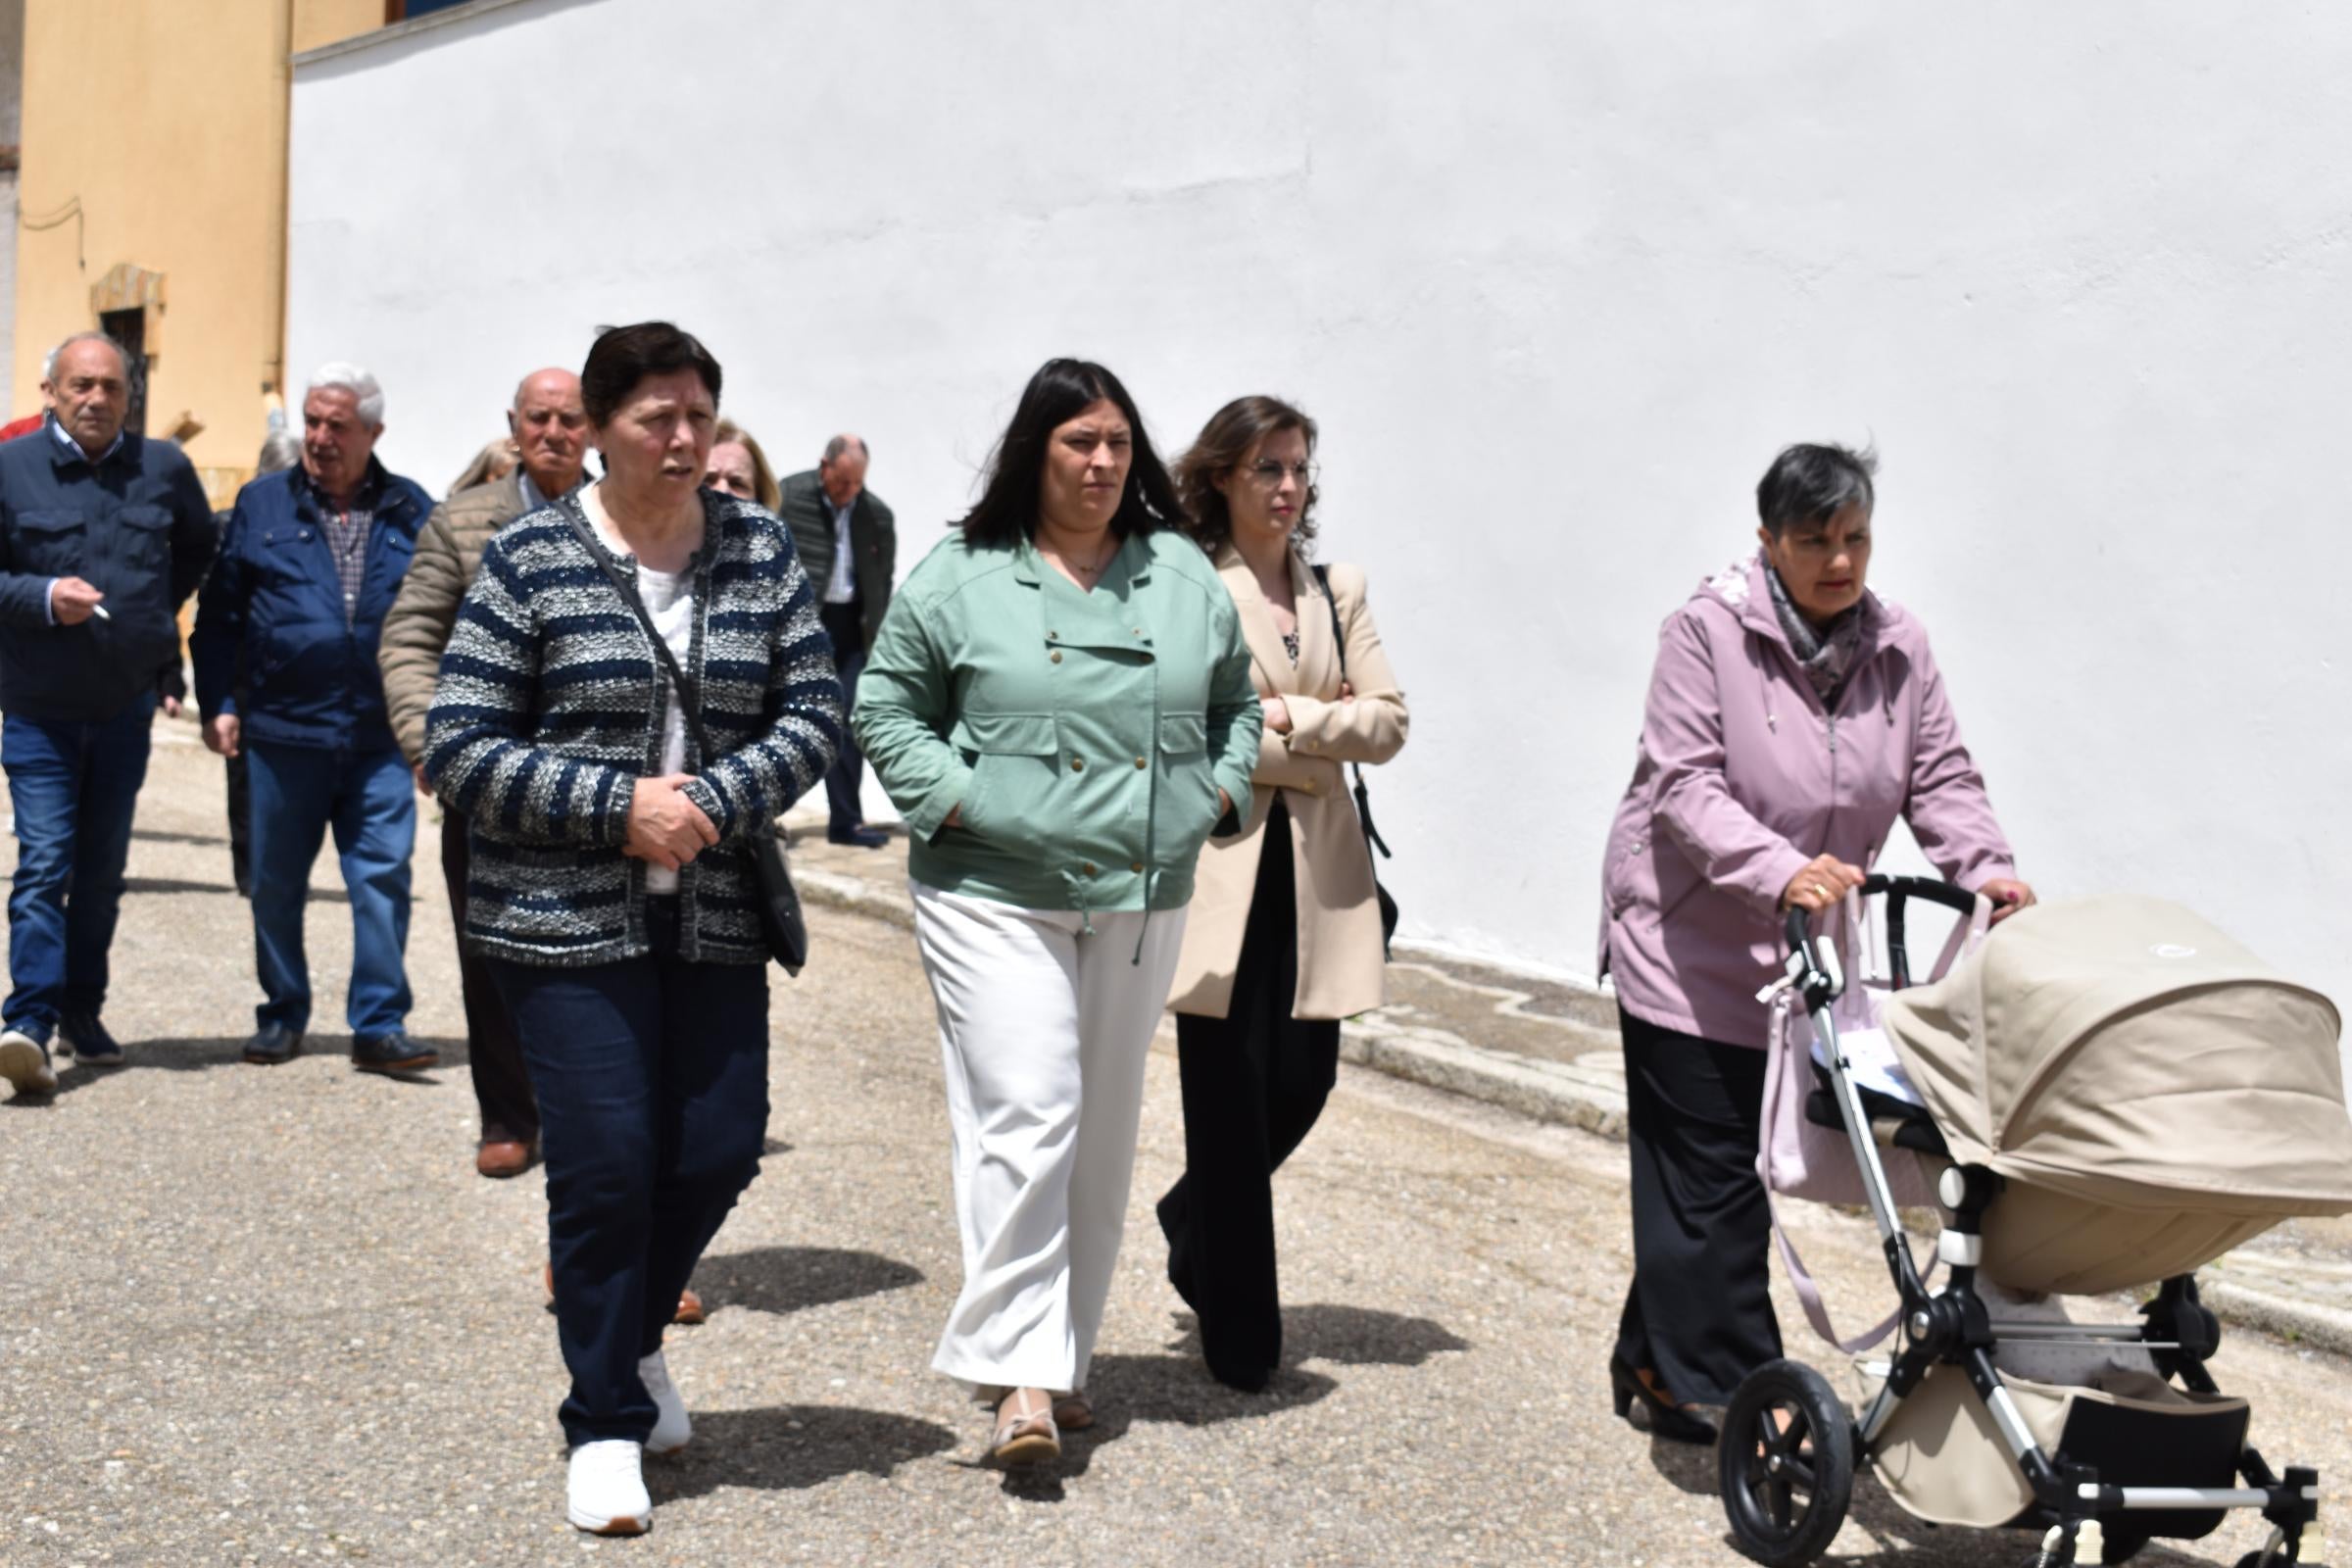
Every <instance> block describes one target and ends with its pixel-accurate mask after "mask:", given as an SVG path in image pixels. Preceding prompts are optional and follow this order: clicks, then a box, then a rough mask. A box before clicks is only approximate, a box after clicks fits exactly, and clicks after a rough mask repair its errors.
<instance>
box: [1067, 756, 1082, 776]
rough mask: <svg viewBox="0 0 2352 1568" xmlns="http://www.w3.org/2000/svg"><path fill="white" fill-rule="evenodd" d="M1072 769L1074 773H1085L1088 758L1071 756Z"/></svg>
mask: <svg viewBox="0 0 2352 1568" xmlns="http://www.w3.org/2000/svg"><path fill="white" fill-rule="evenodd" d="M1070 771H1071V772H1073V773H1083V772H1085V771H1086V759H1085V758H1083V757H1073V758H1071V759H1070Z"/></svg>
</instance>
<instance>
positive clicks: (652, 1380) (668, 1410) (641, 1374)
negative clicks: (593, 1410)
mask: <svg viewBox="0 0 2352 1568" xmlns="http://www.w3.org/2000/svg"><path fill="white" fill-rule="evenodd" d="M637 1376H638V1378H639V1379H640V1380H641V1381H642V1382H643V1383H644V1384H645V1392H646V1393H648V1394H650V1395H652V1396H653V1397H654V1408H655V1409H656V1410H657V1411H659V1412H660V1413H659V1414H657V1415H656V1416H655V1417H654V1430H653V1432H652V1434H651V1435H650V1436H648V1437H647V1438H646V1440H645V1451H646V1452H648V1453H675V1452H677V1451H678V1450H679V1449H680V1448H683V1447H684V1446H686V1443H687V1440H688V1439H690V1438H692V1437H693V1436H694V1422H693V1421H692V1420H691V1419H690V1418H689V1417H688V1416H687V1414H686V1401H685V1399H683V1398H682V1397H679V1394H678V1386H677V1385H676V1384H675V1383H672V1382H670V1381H669V1363H668V1362H666V1361H664V1360H662V1352H661V1351H660V1350H656V1351H655V1352H654V1353H653V1354H651V1355H649V1356H647V1357H646V1358H645V1359H644V1360H642V1361H640V1362H638V1363H637Z"/></svg>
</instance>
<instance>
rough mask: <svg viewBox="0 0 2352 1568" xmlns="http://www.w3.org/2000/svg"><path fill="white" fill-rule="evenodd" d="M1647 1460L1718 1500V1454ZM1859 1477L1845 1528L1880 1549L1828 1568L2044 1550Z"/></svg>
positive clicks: (1960, 1566)
mask: <svg viewBox="0 0 2352 1568" xmlns="http://www.w3.org/2000/svg"><path fill="white" fill-rule="evenodd" d="M1649 1457H1650V1463H1651V1464H1652V1465H1654V1466H1655V1467H1656V1468H1657V1471H1658V1474H1659V1475H1661V1476H1663V1477H1664V1478H1665V1479H1666V1480H1667V1481H1668V1482H1670V1483H1671V1484H1672V1485H1673V1486H1674V1487H1676V1488H1677V1489H1678V1490H1680V1491H1682V1492H1686V1493H1689V1494H1691V1495H1694V1496H1713V1495H1715V1494H1716V1490H1717V1489H1716V1485H1715V1482H1716V1462H1715V1449H1714V1448H1713V1447H1702V1446H1697V1445H1695V1444H1689V1443H1668V1442H1666V1441H1664V1440H1663V1439H1658V1438H1653V1439H1651V1440H1650V1449H1649ZM1858 1469H1859V1470H1860V1474H1858V1475H1857V1476H1856V1477H1855V1478H1854V1494H1853V1500H1852V1502H1851V1503H1850V1504H1849V1505H1848V1506H1847V1511H1846V1521H1847V1525H1848V1527H1849V1528H1858V1529H1860V1530H1861V1531H1862V1533H1863V1534H1864V1535H1866V1536H1867V1537H1869V1538H1870V1541H1871V1544H1872V1546H1873V1547H1874V1548H1875V1549H1873V1550H1869V1551H1862V1552H1854V1553H1852V1554H1850V1555H1849V1554H1843V1553H1836V1552H1833V1553H1831V1554H1829V1555H1826V1556H1824V1557H1823V1558H1822V1559H1821V1561H1822V1562H1823V1563H1824V1564H1829V1565H1835V1568H1944V1565H1948V1568H1979V1565H1983V1568H1995V1565H1997V1568H2016V1565H2017V1564H2018V1563H2020V1562H2024V1561H2027V1560H2028V1559H2030V1558H2031V1557H2032V1556H2033V1555H2034V1551H2035V1548H2036V1547H2037V1546H2038V1545H2039V1544H2040V1539H2041V1533H2040V1532H2039V1531H2038V1530H1972V1529H1968V1528H1966V1527H1964V1526H1958V1525H1952V1526H1939V1525H1932V1524H1930V1523H1928V1522H1927V1521H1926V1520H1924V1519H1918V1518H1914V1517H1913V1516H1911V1515H1910V1514H1908V1513H1905V1512H1904V1511H1903V1510H1902V1508H1901V1507H1900V1506H1898V1505H1897V1504H1896V1503H1895V1501H1894V1499H1893V1498H1891V1497H1889V1496H1887V1493H1886V1490H1885V1489H1884V1488H1882V1487H1881V1486H1880V1485H1879V1483H1878V1481H1877V1479H1876V1478H1875V1477H1874V1476H1872V1475H1871V1473H1870V1469H1869V1466H1868V1465H1860V1466H1858ZM2225 1528H2226V1527H2225ZM1721 1539H1722V1541H1723V1544H1725V1546H1726V1547H1727V1548H1730V1549H1732V1550H1733V1551H1735V1552H1736V1551H1737V1550H1738V1547H1737V1545H1736V1544H1735V1543H1734V1540H1733V1537H1732V1533H1731V1532H1730V1531H1729V1530H1728V1529H1727V1530H1726V1531H1725V1532H1724V1533H1723V1536H1722V1538H1721ZM2201 1560H2202V1559H2199V1558H2195V1557H2191V1556H2189V1555H2187V1554H2186V1553H2184V1552H2181V1551H2179V1550H2177V1549H2174V1546H2173V1544H2170V1543H2167V1542H2155V1543H2152V1544H2149V1545H2148V1546H2146V1547H2144V1548H2143V1549H2141V1550H2140V1551H2139V1552H2138V1553H2137V1554H2135V1555H2134V1556H2133V1557H2132V1558H2131V1561H2132V1562H2133V1563H2134V1564H2143V1565H2145V1568H2189V1565H2191V1564H2194V1563H2197V1562H2199V1561H2201Z"/></svg>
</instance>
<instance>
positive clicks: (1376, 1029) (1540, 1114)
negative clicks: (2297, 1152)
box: [793, 866, 2352, 1356]
mask: <svg viewBox="0 0 2352 1568" xmlns="http://www.w3.org/2000/svg"><path fill="white" fill-rule="evenodd" d="M793 879H794V881H795V883H796V884H797V885H798V886H799V888H800V890H801V896H802V897H803V898H804V899H807V900H808V901H809V903H811V904H820V905H824V906H826V907H830V908H836V909H841V910H843V911H845V912H848V913H851V914H861V915H865V916H867V917H869V918H872V919H876V920H883V921H887V922H889V923H890V924H892V925H896V926H899V927H902V928H904V929H907V930H912V929H913V927H914V907H913V905H912V904H911V903H910V902H909V901H908V900H907V897H906V895H905V894H903V893H899V892H898V891H897V890H896V889H895V888H894V889H891V890H887V891H886V890H885V889H883V888H881V887H877V886H876V885H874V884H873V883H871V882H868V881H866V880H864V879H863V878H860V877H853V876H844V875H842V874H840V873H839V872H834V871H826V870H821V869H819V868H816V867H813V866H795V867H794V868H793ZM1340 1054H1341V1056H1342V1058H1343V1059H1345V1060H1348V1061H1350V1062H1353V1063H1354V1064H1356V1065H1357V1066H1360V1067H1369V1068H1372V1069H1373V1070H1374V1071H1377V1072H1383V1073H1387V1074H1388V1075H1390V1076H1391V1077H1394V1078H1401V1079H1404V1080H1405V1081H1407V1082H1409V1083H1416V1084H1421V1085H1423V1086H1425V1087H1427V1088H1431V1089H1439V1090H1443V1091H1445V1092H1446V1093H1447V1094H1451V1095H1460V1096H1462V1097H1463V1098H1464V1099H1467V1100H1474V1101H1477V1102H1479V1103H1482V1104H1487V1105H1493V1106H1495V1107H1497V1108H1500V1109H1503V1110H1508V1111H1513V1112H1515V1113H1517V1114H1519V1115H1522V1116H1526V1117H1528V1118H1530V1119H1532V1120H1535V1121H1543V1122H1551V1123H1554V1124H1556V1125H1559V1126H1563V1127H1576V1128H1580V1129H1582V1130H1583V1131H1585V1132H1589V1133H1595V1134H1598V1135H1599V1136H1600V1137H1603V1138H1611V1139H1618V1140H1622V1139H1623V1138H1624V1137H1625V1090H1624V1087H1623V1084H1622V1083H1621V1082H1620V1081H1618V1080H1617V1079H1616V1078H1615V1077H1614V1076H1613V1075H1612V1074H1609V1073H1604V1072H1598V1071H1595V1070H1593V1069H1592V1068H1589V1067H1585V1066H1581V1065H1579V1064H1578V1063H1577V1062H1575V1061H1551V1060H1544V1059H1540V1058H1537V1057H1533V1056H1523V1055H1519V1054H1514V1053H1511V1052H1502V1051H1494V1050H1491V1049H1488V1048H1486V1047H1483V1046H1479V1045H1476V1044H1474V1043H1473V1042H1471V1041H1469V1040H1467V1039H1464V1038H1463V1037H1462V1036H1460V1035H1458V1034H1455V1033H1452V1032H1450V1031H1447V1030H1444V1029H1437V1028H1430V1027H1426V1026H1424V1025H1422V1024H1420V1023H1419V1022H1417V1021H1416V1022H1412V1023H1406V1022H1402V1021H1400V1020H1397V1019H1393V1018H1388V1017H1384V1016H1382V1015H1381V1014H1379V1013H1366V1014H1364V1015H1362V1016H1360V1017H1356V1018H1350V1019H1349V1020H1348V1022H1347V1023H1346V1024H1345V1025H1344V1026H1342V1028H1341V1031H1340ZM2244 1257H2245V1254H2233V1255H2232V1256H2231V1257H2229V1258H2225V1259H2222V1260H2220V1261H2218V1262H2216V1263H2214V1264H2212V1265H2210V1266H2209V1267H2208V1269H2207V1270H2206V1271H2205V1272H2203V1273H2201V1274H2199V1275H2198V1277H2197V1284H2198V1289H2199V1293H2200V1295H2201V1296H2202V1298H2203V1299H2204V1302H2205V1304H2206V1305H2207V1306H2208V1307H2209V1308H2211V1309H2212V1311H2213V1312H2214V1313H2215V1315H2216V1316H2218V1317H2220V1318H2221V1319H2222V1320H2223V1321H2224V1322H2226V1323H2229V1324H2232V1325H2234V1326H2236V1327H2238V1328H2243V1329H2252V1330H2255V1331H2258V1332H2260V1333H2264V1334H2268V1335H2271V1336H2272V1337H2274V1338H2276V1339H2279V1340H2284V1341H2286V1342H2287V1343H2289V1344H2292V1345H2297V1346H2308V1347H2310V1348H2314V1349H2320V1350H2325V1351H2328V1352H2330V1353H2333V1354H2337V1355H2344V1356H2352V1309H2348V1308H2345V1307H2337V1306H2330V1305H2327V1304H2326V1303H2324V1302H2319V1301H2313V1300H2307V1299H2297V1298H2295V1297H2293V1296H2288V1295H2282V1294H2280V1293H2278V1291H2276V1290H2272V1289H2265V1288H2264V1286H2267V1285H2270V1284H2272V1283H2273V1281H2274V1280H2275V1279H2276V1280H2278V1283H2284V1280H2283V1279H2281V1278H2279V1276H2281V1275H2291V1274H2292V1273H2294V1272H2295V1264H2294V1261H2293V1259H2291V1258H2290V1257H2286V1256H2283V1255H2279V1256H2274V1255H2273V1254H2262V1256H2261V1259H2260V1261H2259V1262H2256V1261H2253V1260H2251V1259H2247V1260H2244V1261H2241V1258H2244ZM2249 1276H2251V1277H2252V1278H2249ZM2255 1280H2259V1281H2260V1282H2261V1283H2259V1284H2257V1283H2254V1281H2255Z"/></svg>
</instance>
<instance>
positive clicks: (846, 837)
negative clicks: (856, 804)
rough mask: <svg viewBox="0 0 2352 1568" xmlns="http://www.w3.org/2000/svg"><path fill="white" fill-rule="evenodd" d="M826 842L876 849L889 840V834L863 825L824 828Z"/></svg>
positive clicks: (861, 848)
mask: <svg viewBox="0 0 2352 1568" xmlns="http://www.w3.org/2000/svg"><path fill="white" fill-rule="evenodd" d="M825 842H826V843H827V844H848V845H853V846H855V847H856V848H858V849H860V850H878V849H880V848H881V847H882V846H883V845H885V844H888V843H889V842H890V835H889V834H887V833H885V832H882V831H881V830H880V829H878V828H870V827H865V826H863V825H860V826H858V827H849V828H827V829H825Z"/></svg>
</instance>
